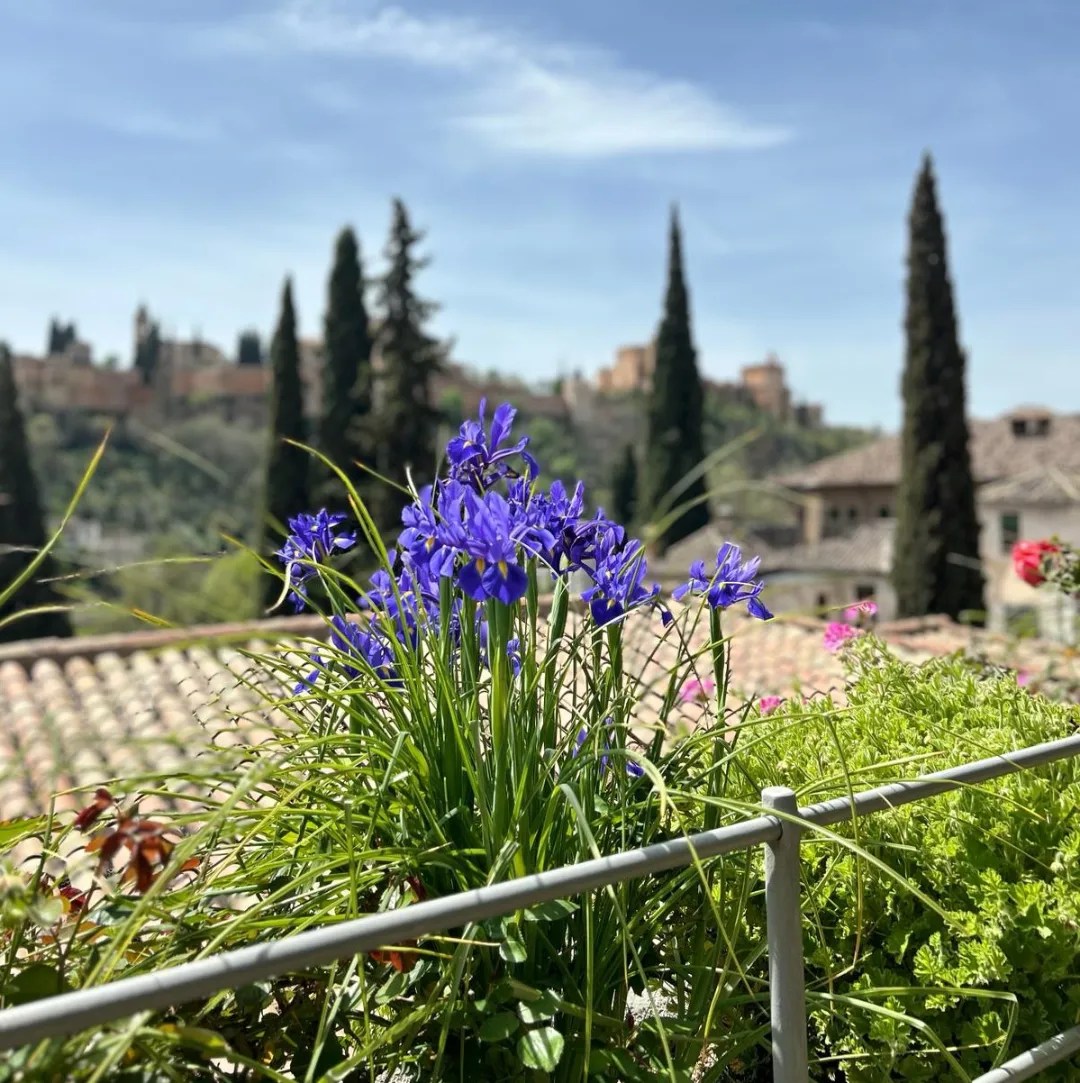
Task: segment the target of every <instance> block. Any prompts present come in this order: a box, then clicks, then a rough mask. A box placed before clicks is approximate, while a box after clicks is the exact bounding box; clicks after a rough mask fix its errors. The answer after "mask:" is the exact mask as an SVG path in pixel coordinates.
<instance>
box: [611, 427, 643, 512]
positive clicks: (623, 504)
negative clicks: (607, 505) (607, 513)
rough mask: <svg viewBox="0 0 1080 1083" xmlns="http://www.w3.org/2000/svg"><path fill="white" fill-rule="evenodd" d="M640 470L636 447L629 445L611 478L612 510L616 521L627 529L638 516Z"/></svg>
mask: <svg viewBox="0 0 1080 1083" xmlns="http://www.w3.org/2000/svg"><path fill="white" fill-rule="evenodd" d="M637 490H638V468H637V456H636V455H634V447H633V445H632V444H627V445H626V447H625V448H624V449H623V454H622V458H621V459H620V460H619V461H618V462H617V463H616V464H615V470H614V472H613V474H612V476H611V510H612V511H613V512H614V514H615V521H616V522H617V523H621V524H622V525H623V526H625V527H629V526H630V524H631V523H633V522H634V518H635V516H636V515H637Z"/></svg>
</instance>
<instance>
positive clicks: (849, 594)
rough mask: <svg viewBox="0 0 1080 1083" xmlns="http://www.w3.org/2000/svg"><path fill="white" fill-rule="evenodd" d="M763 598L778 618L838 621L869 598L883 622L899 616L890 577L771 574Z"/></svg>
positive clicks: (819, 573)
mask: <svg viewBox="0 0 1080 1083" xmlns="http://www.w3.org/2000/svg"><path fill="white" fill-rule="evenodd" d="M762 597H763V598H764V599H765V604H766V605H767V606H768V607H769V608H770V609H771V610H772V611H773V612H774V613H776V614H777V615H778V616H780V615H783V616H805V617H821V618H822V619H825V620H830V619H831V620H838V619H840V613H841V611H842V610H843V609H844V608H846V607H847V606H849V605H852V604H853V603H855V602H857V601H859V600H860V599H862V598H866V597H871V598H873V600H874V601H875V602H876V603H877V607H878V619H879V620H892V619H893V618H894V617H895V616H896V593H895V592H894V591H893V588H892V584H891V583H890V582H889V577H888V576H886V575H880V574H854V573H850V572H771V573H769V574H766V576H765V592H764V594H763V595H762ZM823 609H824V610H828V611H829V612H825V613H822V610H823Z"/></svg>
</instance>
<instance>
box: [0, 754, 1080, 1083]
mask: <svg viewBox="0 0 1080 1083" xmlns="http://www.w3.org/2000/svg"><path fill="white" fill-rule="evenodd" d="M1077 755H1080V735H1077V736H1073V737H1066V738H1063V739H1061V740H1058V741H1049V742H1047V743H1045V744H1040V745H1032V746H1031V747H1029V748H1024V749H1019V750H1018V751H1014V752H1006V753H1003V754H1002V755H1000V756H992V757H989V758H988V759H984V760H977V761H975V762H973V763H967V764H964V765H962V766H960V767H954V768H950V769H949V770H947V771H937V772H935V773H933V774H929V775H924V776H922V777H921V778H918V779H915V780H913V781H910V782H894V783H891V784H889V785H886V786H879V787H877V788H876V789H873V790H866V791H864V792H863V793H859V794H855V795H851V796H846V797H838V798H835V799H834V800H831V801H824V802H821V803H820V804H816V805H809V806H807V807H803V808H800V807H799V806H798V802H797V800H796V795H795V793H794V792H793V791H792V790H789V789H786V788H784V787H769V788H768V789H766V790H764V791H763V792H762V803H763V804H764V806H765V807H766V808H768V809H770V810H771V811H770V813H769V814H768V815H765V816H758V817H755V818H754V819H749V820H743V821H741V822H739V823H735V824H732V825H730V826H728V827H722V828H718V829H716V830H714V831H704V832H701V833H700V834H697V835H691V836H689V837H685V838H680V839H671V840H670V841H668V842H659V843H654V844H653V845H651V846H645V847H641V848H639V849H636V850H626V851H623V852H621V853H617V854H612V855H610V856H608V857H601V858H594V859H592V860H589V861H581V862H578V863H576V864H574V865H565V866H563V867H561V868H558V869H553V870H551V871H550V872H543V873H536V874H534V875H532V876H523V877H521V878H519V879H517V880H509V881H506V882H503V883H499V884H492V885H491V886H489V887H483V888H477V889H475V890H473V891H463V892H459V893H458V894H456V895H448V896H445V897H443V898H439V899H429V900H427V901H425V902H420V903H415V904H413V905H412V906H408V907H404V908H402V909H400V910H391V911H385V912H383V913H379V914H371V915H368V916H366V917H362V918H356V919H355V920H352V921H347V922H343V923H341V924H340V925H333V926H329V927H326V928H321V929H312V930H309V931H307V932H303V933H296V934H293V935H292V936H288V937H285V938H283V939H282V940H275V941H271V942H269V943H266V944H256V945H253V946H251V947H246V948H239V949H237V950H235V951H228V952H223V953H221V954H219V955H213V956H210V957H209V958H206V959H199V960H197V961H195V962H191V963H182V964H181V965H179V966H174V967H167V968H165V969H162V970H159V971H157V972H155V973H153V974H143V975H140V976H138V977H134V978H122V979H121V980H119V981H115V982H110V983H108V984H106V985H101V986H97V987H94V988H89V989H80V990H77V991H75V992H72V993H64V994H62V995H60V996H55V997H49V998H47V999H44V1000H37V1001H34V1002H32V1003H30V1004H21V1005H18V1006H17V1007H13V1008H7V1009H5V1010H3V1011H0V1049H13V1048H15V1047H17V1046H20V1045H26V1044H28V1043H31V1042H36V1041H39V1040H41V1039H43V1038H50V1037H56V1036H60V1035H66V1034H74V1033H76V1032H77V1031H80V1030H84V1029H85V1028H87V1027H92V1026H98V1025H101V1024H104V1023H110V1022H113V1021H115V1020H117V1019H121V1018H124V1017H126V1016H130V1015H135V1014H138V1013H141V1012H146V1011H156V1010H160V1009H163V1008H167V1007H170V1006H172V1005H176V1004H181V1003H184V1002H186V1001H190V1000H197V999H199V998H202V997H207V996H210V995H212V994H214V993H216V992H219V991H221V990H222V989H229V988H237V987H239V986H241V985H246V984H248V983H250V982H256V981H264V980H266V979H269V978H274V977H277V976H279V975H281V974H285V973H289V972H291V971H294V970H298V969H303V968H307V967H312V966H320V965H324V964H326V963H330V962H333V961H334V960H337V959H342V958H346V957H349V956H353V955H358V954H362V953H365V952H369V951H373V950H376V949H378V948H382V947H385V946H386V945H387V944H397V943H401V942H402V941H406V940H415V939H417V938H419V937H421V936H425V935H430V934H432V933H438V932H445V931H447V930H449V929H454V928H458V927H460V926H463V925H469V924H472V923H474V922H477V921H482V920H484V919H485V918H493V917H500V916H503V915H506V914H511V913H514V912H515V911H517V910H521V909H523V908H525V907H528V906H534V905H536V904H538V903H541V902H548V901H550V900H551V899H558V898H565V897H566V896H568V895H577V894H581V893H582V892H586V891H591V890H594V889H596V888H601V887H607V886H609V885H611V884H617V883H621V882H623V881H625V880H631V879H634V878H636V877H639V876H646V875H649V874H652V873H658V872H665V871H667V870H670V869H674V868H679V867H682V866H685V865H689V864H691V863H692V862H693V861H694V859H695V856H696V857H697V858H698V859H706V858H710V857H717V856H719V855H720V854H727V853H731V852H733V851H735V850H745V849H749V848H750V847H751V846H760V845H764V846H765V847H766V855H765V911H766V920H767V925H768V934H767V935H768V954H769V994H770V1012H771V1020H772V1056H773V1079H774V1081H775V1083H808V1080H809V1064H808V1057H807V1017H806V992H805V986H804V967H805V963H804V952H803V942H802V905H801V898H800V894H801V892H800V859H799V846H800V839H801V836H802V834H803V833H804V831H805V829H806V828H808V827H825V826H828V825H829V824H835V823H839V822H841V821H844V820H848V819H851V818H852V817H858V816H867V815H869V814H870V813H874V812H883V811H885V810H887V809H891V808H895V807H896V806H898V805H906V804H908V803H909V802H912V801H922V800H925V799H927V798H930V797H936V796H938V795H939V794H943V793H947V792H948V791H950V790H955V789H957V788H959V787H962V786H967V785H973V784H975V783H979V782H986V781H988V780H990V779H993V778H998V777H1000V776H1001V775H1006V774H1010V773H1012V772H1014V771H1020V770H1024V769H1026V768H1031V767H1038V766H1041V765H1043V764H1047V763H1053V762H1054V761H1056V760H1063V759H1069V758H1071V757H1073V756H1077ZM1077 1052H1080V1026H1078V1027H1073V1028H1072V1029H1070V1030H1067V1031H1065V1032H1064V1033H1062V1034H1058V1035H1055V1036H1054V1037H1053V1038H1050V1039H1049V1040H1048V1041H1045V1042H1043V1043H1042V1044H1040V1045H1038V1046H1036V1047H1035V1048H1034V1049H1030V1050H1028V1051H1027V1052H1025V1053H1022V1054H1021V1055H1020V1056H1018V1057H1015V1058H1014V1059H1013V1060H1010V1061H1008V1062H1007V1063H1006V1064H1002V1065H1001V1066H999V1067H997V1068H994V1069H993V1070H991V1071H990V1072H987V1073H985V1074H983V1075H981V1076H979V1077H978V1078H977V1079H976V1080H973V1083H1015V1081H1018V1080H1023V1079H1030V1078H1031V1077H1032V1076H1034V1075H1036V1074H1037V1073H1038V1072H1040V1071H1042V1070H1043V1069H1044V1068H1049V1067H1050V1066H1051V1065H1054V1064H1059V1063H1060V1062H1061V1061H1063V1060H1065V1059H1066V1058H1067V1057H1069V1056H1071V1055H1072V1054H1074V1053H1077Z"/></svg>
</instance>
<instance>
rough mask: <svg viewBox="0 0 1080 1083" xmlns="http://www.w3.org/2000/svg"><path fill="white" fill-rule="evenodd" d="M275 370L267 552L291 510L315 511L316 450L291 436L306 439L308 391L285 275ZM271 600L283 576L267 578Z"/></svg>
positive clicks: (272, 348)
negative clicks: (312, 475)
mask: <svg viewBox="0 0 1080 1083" xmlns="http://www.w3.org/2000/svg"><path fill="white" fill-rule="evenodd" d="M270 365H271V369H272V371H273V384H272V390H271V405H270V423H271V426H272V429H271V436H270V452H269V455H268V457H267V468H266V494H265V517H264V524H265V525H264V528H263V529H264V536H263V552H264V555H266V556H267V557H270V555H271V554H272V553H273V552H274V551H275V550H276V549H278V548H280V539H281V536H282V534H283V532H284V530H285V528H286V524H287V521H288V519H289V518H290V516H293V515H297V514H299V513H300V512H304V511H309V510H310V509H309V507H308V464H309V459H310V456H309V455H308V453H307V452H306V451H304V450H302V449H301V448H298V447H293V446H292V445H291V444H288V443H286V441H287V440H299V441H302V440H304V439H305V436H306V432H305V427H304V403H303V392H302V389H301V384H300V347H299V344H298V343H297V339H296V312H295V310H294V308H293V298H292V280H291V279H288V278H287V279H286V280H285V287H284V289H283V290H282V294H281V317H280V319H279V320H278V325H277V330H276V331H275V332H274V338H273V341H272V343H271V344H270ZM265 592H266V599H267V604H268V605H269V604H272V603H273V602H274V601H275V600H276V599H277V596H278V595H279V594H280V593H281V582H280V580H278V579H276V578H275V579H270V578H267V579H266V583H265Z"/></svg>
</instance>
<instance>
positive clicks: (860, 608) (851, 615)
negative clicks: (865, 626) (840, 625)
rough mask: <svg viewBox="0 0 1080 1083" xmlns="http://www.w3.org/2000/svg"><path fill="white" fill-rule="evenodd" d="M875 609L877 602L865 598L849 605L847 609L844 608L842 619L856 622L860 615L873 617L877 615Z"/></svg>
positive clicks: (850, 622)
mask: <svg viewBox="0 0 1080 1083" xmlns="http://www.w3.org/2000/svg"><path fill="white" fill-rule="evenodd" d="M877 611H878V608H877V602H874V601H871V600H870V599H869V598H865V599H864V600H863V601H861V602H856V603H855V604H854V605H849V606H848V607H847V609H845V610H844V620H846V621H847V622H848V624H858V623H859V618H860V617H864V616H865V617H874V616H876V615H877Z"/></svg>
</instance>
